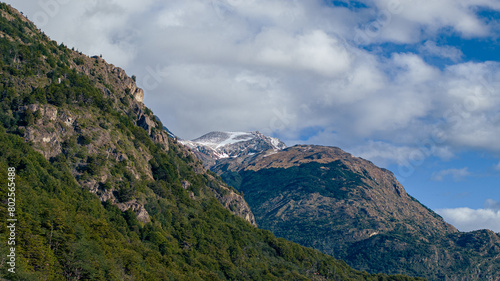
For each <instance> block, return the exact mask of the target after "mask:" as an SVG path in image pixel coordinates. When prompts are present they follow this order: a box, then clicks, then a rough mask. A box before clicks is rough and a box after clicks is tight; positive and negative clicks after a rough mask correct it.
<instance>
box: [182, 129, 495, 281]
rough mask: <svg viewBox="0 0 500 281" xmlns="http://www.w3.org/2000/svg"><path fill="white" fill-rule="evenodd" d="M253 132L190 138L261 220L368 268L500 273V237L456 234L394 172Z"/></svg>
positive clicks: (454, 275)
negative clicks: (286, 145)
mask: <svg viewBox="0 0 500 281" xmlns="http://www.w3.org/2000/svg"><path fill="white" fill-rule="evenodd" d="M251 136H253V135H252V134H250V133H247V134H243V133H238V134H232V133H223V132H214V133H209V134H207V135H205V136H203V137H201V138H199V139H196V140H193V141H191V142H184V143H185V144H187V145H189V146H190V147H191V149H193V150H194V151H195V154H196V155H197V156H198V157H199V158H200V159H202V160H203V161H205V165H206V166H208V167H210V168H211V170H212V171H214V172H216V173H217V174H219V175H220V176H221V177H222V178H223V179H224V180H225V181H226V182H227V183H228V184H229V185H231V186H233V187H235V188H236V189H237V190H239V191H240V192H242V193H243V194H244V198H245V200H246V201H247V202H248V204H249V205H250V208H251V210H252V212H253V213H254V215H255V219H256V222H257V224H258V225H259V226H260V227H263V228H264V229H268V230H271V231H272V232H273V233H274V234H275V235H277V236H278V237H284V238H286V239H289V240H291V241H294V242H297V243H300V244H302V245H304V246H308V247H312V248H315V249H318V250H320V251H322V252H324V253H327V254H331V255H333V256H335V257H337V258H340V259H343V260H345V261H346V262H347V263H348V264H349V265H351V266H353V267H354V268H356V269H359V270H366V271H368V272H385V273H389V274H408V275H412V276H421V277H425V278H428V279H429V280H464V281H465V280H500V274H498V272H500V235H499V234H496V233H494V232H492V231H489V230H482V231H475V232H470V233H462V232H459V231H457V229H456V228H455V227H453V226H451V225H450V224H448V223H446V222H445V221H444V220H443V219H442V218H441V217H440V216H439V215H438V214H436V213H435V212H433V211H432V210H430V209H428V208H427V207H425V206H424V205H422V204H421V203H419V202H418V201H417V200H416V199H415V198H413V197H412V196H410V195H409V194H407V193H406V191H405V189H404V187H403V186H402V185H401V184H400V183H399V182H398V181H397V180H396V178H395V177H394V175H393V174H392V173H391V172H390V171H388V170H386V169H381V168H379V167H377V166H375V165H374V164H373V163H371V162H370V161H367V160H364V159H362V158H358V157H354V156H352V155H351V154H349V153H346V152H344V151H342V150H341V149H339V148H335V147H325V146H315V145H297V146H293V147H288V148H286V147H284V146H283V145H280V146H278V147H276V146H272V145H271V143H270V141H269V138H266V137H263V136H261V135H259V137H258V138H257V137H251ZM257 139H258V141H257ZM250 140H251V141H250ZM273 142H274V143H278V144H281V142H279V141H277V140H273ZM255 143H259V144H260V145H258V146H255V145H254V144H255ZM247 145H248V146H247ZM259 150H260V151H259ZM214 151H215V152H214ZM250 151H251V152H250ZM227 152H231V153H227ZM217 153H219V154H217Z"/></svg>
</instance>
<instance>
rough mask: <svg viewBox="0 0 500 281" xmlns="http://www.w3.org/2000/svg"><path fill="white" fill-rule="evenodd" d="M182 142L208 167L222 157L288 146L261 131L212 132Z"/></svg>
mask: <svg viewBox="0 0 500 281" xmlns="http://www.w3.org/2000/svg"><path fill="white" fill-rule="evenodd" d="M180 142H181V143H182V144H184V145H187V146H189V147H190V148H191V149H192V150H193V151H194V153H195V154H196V155H197V156H198V158H200V159H201V160H202V161H203V162H204V163H205V164H206V166H208V167H210V166H212V165H213V164H215V162H216V161H217V160H218V159H222V158H237V157H241V156H246V155H254V154H258V153H261V152H264V151H270V150H271V151H279V150H282V149H285V148H286V145H285V143H283V142H282V141H280V140H279V139H277V138H272V137H268V136H265V135H263V134H261V133H260V132H210V133H208V134H205V135H203V136H201V137H199V138H196V139H194V140H191V141H186V140H181V141H180Z"/></svg>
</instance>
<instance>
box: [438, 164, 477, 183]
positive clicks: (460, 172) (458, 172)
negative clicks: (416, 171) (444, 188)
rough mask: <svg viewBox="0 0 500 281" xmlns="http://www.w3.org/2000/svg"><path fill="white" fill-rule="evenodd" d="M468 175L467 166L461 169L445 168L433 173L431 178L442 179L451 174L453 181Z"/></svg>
mask: <svg viewBox="0 0 500 281" xmlns="http://www.w3.org/2000/svg"><path fill="white" fill-rule="evenodd" d="M469 175H470V172H469V168H467V167H465V168H462V169H447V170H442V171H439V172H436V173H434V174H433V175H432V180H435V181H442V180H444V179H445V178H446V177H450V176H451V177H452V179H453V180H454V181H460V180H462V179H463V178H465V177H467V176H469Z"/></svg>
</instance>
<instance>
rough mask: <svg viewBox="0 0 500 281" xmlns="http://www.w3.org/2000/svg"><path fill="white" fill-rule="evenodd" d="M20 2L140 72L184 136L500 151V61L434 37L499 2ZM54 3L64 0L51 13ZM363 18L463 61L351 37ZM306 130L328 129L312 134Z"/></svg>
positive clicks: (397, 156)
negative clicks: (431, 60)
mask: <svg viewBox="0 0 500 281" xmlns="http://www.w3.org/2000/svg"><path fill="white" fill-rule="evenodd" d="M10 2H11V3H12V4H13V5H14V6H15V7H17V8H19V9H21V10H23V11H24V12H25V14H27V15H28V16H29V17H30V18H32V19H35V21H36V20H37V19H36V17H35V15H36V14H38V15H40V14H45V15H47V20H46V22H45V24H44V25H43V26H42V28H43V30H44V31H45V32H46V33H47V34H48V35H49V36H51V37H52V38H53V39H55V40H58V41H59V42H64V43H65V44H67V45H69V46H70V47H71V46H76V47H77V48H78V49H79V50H80V51H83V52H85V53H87V54H89V55H94V54H103V56H104V58H105V59H106V60H108V61H109V62H111V63H114V64H115V65H118V66H120V67H123V68H125V70H126V71H127V73H128V74H129V75H132V74H135V75H136V76H137V78H138V82H139V84H140V86H141V87H143V88H144V89H145V92H146V93H145V103H146V105H148V106H150V107H151V108H152V109H153V110H154V112H155V114H157V115H159V116H160V118H161V119H162V121H163V123H164V124H165V125H166V126H168V127H169V128H170V129H171V130H172V131H174V132H175V133H176V134H178V135H179V136H180V137H182V138H188V139H190V138H195V137H197V136H199V135H202V134H204V133H206V132H208V131H210V130H238V131H240V130H261V131H263V132H265V133H267V134H278V135H280V136H283V137H284V138H285V141H288V144H294V143H293V142H294V141H293V140H298V139H302V140H300V141H304V139H305V140H306V141H307V142H315V143H321V144H327V145H338V146H341V147H342V148H344V149H346V150H349V151H353V152H354V151H355V152H356V153H359V154H360V155H361V156H363V157H365V158H368V159H373V160H374V161H376V162H377V163H398V162H400V161H401V159H406V160H408V159H409V160H412V158H411V157H417V156H415V155H416V154H415V151H417V152H418V151H419V147H421V146H423V145H426V144H427V143H429V142H433V138H434V135H433V134H434V133H433V132H434V131H438V132H439V134H440V135H441V136H444V137H443V141H442V142H439V143H433V144H431V146H432V149H431V150H430V151H431V153H430V154H429V153H426V154H425V157H430V156H438V157H443V158H446V157H448V158H449V157H451V156H452V154H453V149H454V148H457V147H459V148H466V149H467V148H474V149H483V150H487V151H496V152H498V151H500V144H499V142H498V139H499V138H500V135H499V134H500V132H499V131H498V130H497V129H496V128H498V122H499V121H498V120H500V114H498V112H497V110H496V109H497V108H499V107H500V90H499V89H500V87H497V86H498V85H497V84H495V83H496V81H500V74H499V75H496V76H495V75H492V76H488V75H490V74H491V73H500V71H499V70H500V64H498V63H492V62H488V63H475V62H464V63H458V61H459V58H460V55H461V54H460V51H459V50H457V49H454V48H452V47H449V46H438V45H437V44H436V43H434V41H432V40H435V38H436V36H437V35H438V34H439V33H440V32H441V31H443V30H449V31H450V32H456V33H458V34H459V35H462V36H466V37H484V36H492V35H493V32H494V31H493V30H492V29H491V27H490V26H488V24H487V23H485V22H483V21H481V19H480V18H478V17H477V15H476V14H475V13H474V7H477V6H482V7H490V8H494V9H497V10H500V4H498V3H497V2H496V1H493V0H475V1H452V0H441V1H431V0H426V1H419V2H418V3H417V2H415V1H409V0H401V1H394V0H383V1H376V2H374V1H366V4H367V6H368V7H369V8H368V9H358V10H349V9H346V8H341V7H331V6H329V7H326V6H325V5H323V4H322V2H321V1H292V2H290V1H284V0H272V1H261V0H250V1H239V0H211V1H201V0H198V1H180V0H171V1H167V2H165V1H163V2H162V1H156V0H149V1H141V2H137V1H118V0H115V1H108V2H99V1H87V2H82V1H63V0H50V1H37V0H27V1H19V0H16V1H14V0H12V1H10ZM49 2H50V3H59V4H57V8H54V7H53V8H52V12H51V10H50V9H49V10H47V7H45V6H44V5H45V4H43V3H49ZM398 3H399V4H398ZM41 19H43V18H39V19H38V20H39V21H40V20H41ZM62 26H63V27H64V28H61V27H62ZM365 27H369V28H375V29H364V28H365ZM356 30H358V31H360V30H361V31H360V32H365V33H363V34H361V35H363V36H365V37H367V39H369V40H370V42H380V43H385V42H396V43H415V42H421V41H422V40H427V41H426V42H427V43H425V44H424V45H423V46H422V48H421V52H424V53H425V52H426V53H428V54H433V55H437V56H441V57H445V58H449V59H450V60H452V61H454V62H456V63H455V64H454V65H452V66H449V67H447V68H445V69H438V68H436V67H433V66H431V65H429V64H428V63H426V61H425V60H424V59H423V58H422V57H420V55H418V54H412V53H404V52H401V53H394V54H392V55H389V56H380V55H379V53H378V52H376V51H372V52H370V51H367V50H366V49H364V48H361V47H360V46H358V45H355V44H354V42H356V37H357V36H359V35H360V34H359V33H357V32H356ZM485 77H489V78H487V79H486V78H485ZM436 120H441V121H439V122H438V121H436ZM307 128H320V129H318V130H317V131H318V134H317V135H311V136H301V135H300V134H301V132H302V131H303V130H305V129H307ZM307 138H309V139H307ZM375 140H376V141H375ZM412 153H413V154H412ZM412 155H413V156H412Z"/></svg>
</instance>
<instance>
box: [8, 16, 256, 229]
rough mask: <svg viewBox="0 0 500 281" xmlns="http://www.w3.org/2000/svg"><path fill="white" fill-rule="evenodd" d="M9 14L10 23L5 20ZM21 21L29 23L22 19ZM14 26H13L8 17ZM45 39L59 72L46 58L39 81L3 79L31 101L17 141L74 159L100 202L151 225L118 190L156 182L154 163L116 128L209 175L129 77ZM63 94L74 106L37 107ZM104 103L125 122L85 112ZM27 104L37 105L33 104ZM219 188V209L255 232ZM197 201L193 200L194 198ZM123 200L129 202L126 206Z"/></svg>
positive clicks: (61, 102) (138, 205)
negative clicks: (135, 130)
mask: <svg viewBox="0 0 500 281" xmlns="http://www.w3.org/2000/svg"><path fill="white" fill-rule="evenodd" d="M4 14H5V15H7V14H6V13H5V12H4ZM19 16H20V17H22V16H21V15H19ZM23 19H24V20H25V21H26V22H28V21H27V20H26V19H25V18H24V17H23ZM11 20H14V18H13V17H11ZM37 32H38V31H30V33H27V34H29V35H28V36H39V35H38V34H37ZM5 36H6V35H5ZM41 37H42V38H44V39H43V40H42V45H44V46H49V45H53V46H55V49H54V52H56V54H55V55H56V56H59V57H61V58H63V57H64V61H63V62H61V63H59V65H58V64H57V63H55V62H54V61H50V60H49V58H48V57H42V59H41V61H40V62H39V63H40V65H41V66H40V67H39V68H38V70H37V71H38V75H37V78H36V79H31V78H30V79H23V78H22V77H21V76H14V75H8V76H7V77H6V79H7V80H8V81H9V82H8V83H9V84H10V85H12V87H16V88H17V89H19V91H20V94H24V95H26V94H29V95H30V97H29V98H27V101H28V103H26V102H25V103H24V104H26V105H24V106H20V107H18V108H13V110H12V114H13V115H14V116H20V117H21V118H25V119H26V120H28V121H27V122H26V124H21V126H19V127H18V129H17V130H18V132H17V133H18V134H20V135H22V136H24V138H25V139H26V140H27V141H29V142H30V143H32V144H33V147H34V148H35V150H37V151H39V152H40V153H42V154H43V156H44V157H45V158H46V159H49V160H50V159H54V158H56V157H66V156H63V155H74V156H72V159H67V161H68V164H69V165H70V166H71V168H72V171H71V172H72V173H73V175H74V176H75V178H76V179H77V180H78V182H79V184H80V185H81V186H82V187H85V188H87V189H88V190H89V191H90V192H92V193H95V194H97V195H98V196H99V198H100V199H101V200H102V201H110V202H113V203H114V204H116V205H117V206H118V207H119V208H120V209H121V210H122V211H126V210H128V209H132V210H133V211H134V212H135V213H136V215H137V217H138V219H139V220H141V221H143V222H148V221H149V220H150V218H149V215H148V212H147V211H146V209H145V207H144V200H140V198H129V197H130V196H122V197H123V198H122V199H121V200H119V198H117V195H118V194H117V192H118V191H119V188H118V187H117V186H120V185H123V183H124V180H125V179H126V178H132V179H134V180H136V181H140V180H143V179H149V180H153V172H152V170H151V165H150V160H151V159H153V155H151V154H150V152H149V151H148V149H146V148H145V147H144V146H143V145H141V144H140V143H139V142H138V141H137V140H136V139H134V137H133V136H132V135H130V134H129V133H127V134H123V132H121V131H120V130H116V128H123V127H126V126H128V125H127V122H129V121H131V122H132V124H133V125H135V126H139V127H141V128H143V129H144V130H145V131H146V134H147V136H148V137H149V138H151V140H153V142H154V143H156V144H157V145H158V146H159V147H160V148H161V149H162V150H163V151H164V152H169V150H170V149H171V148H172V147H175V150H176V151H178V153H180V154H182V155H184V156H185V157H188V155H191V157H190V159H192V162H191V163H190V165H191V166H192V167H193V168H194V170H195V171H196V172H197V173H198V174H201V175H205V174H206V173H207V171H206V169H204V168H203V166H202V164H201V162H199V161H198V160H196V157H194V155H192V152H190V151H189V150H188V149H185V148H184V147H183V146H182V145H180V144H178V143H177V142H176V141H174V140H173V139H171V138H169V136H168V133H167V132H166V131H165V130H164V129H163V124H161V122H160V121H159V120H158V119H157V118H156V117H155V116H154V115H153V113H152V112H151V110H149V109H148V108H147V107H146V106H145V105H144V104H143V99H144V94H145V93H144V91H143V90H142V89H141V88H139V87H138V86H137V84H136V83H135V77H133V78H132V77H129V76H128V75H127V74H126V73H125V71H124V70H123V69H121V68H120V67H116V66H114V65H112V64H108V63H107V62H106V61H105V60H104V59H103V58H101V57H99V56H92V57H89V56H86V55H84V54H82V53H79V52H77V51H74V50H69V49H67V48H66V47H65V46H63V45H62V44H61V45H59V46H57V45H56V44H55V42H53V41H50V40H49V39H48V38H47V37H44V36H41ZM12 40H14V39H12ZM20 44H23V43H22V42H21V43H20ZM14 61H17V62H18V63H19V64H21V63H22V61H21V58H14ZM65 69H69V70H65ZM89 84H90V85H91V86H89ZM61 89H65V90H63V91H72V92H74V93H73V94H72V95H73V96H72V98H71V99H74V100H71V99H70V98H69V97H60V96H57V97H53V98H54V99H58V100H57V101H55V102H54V101H52V102H51V103H47V102H46V101H45V102H42V103H40V102H36V99H37V97H39V96H42V95H43V94H45V93H52V92H54V93H56V94H57V92H58V91H60V90H61ZM79 91H82V92H84V91H87V92H89V93H93V95H95V96H94V97H86V98H83V100H82V96H83V93H82V94H80V93H79ZM79 95H80V96H79ZM100 96H102V97H103V102H102V106H103V107H104V111H105V112H106V109H105V108H110V109H112V111H113V112H115V113H116V112H117V113H119V114H120V116H111V115H110V113H108V114H107V115H106V114H105V115H103V114H102V111H101V110H102V108H101V109H96V108H94V107H86V106H85V103H92V102H94V99H98V98H100ZM29 100H33V102H32V103H30V102H29ZM115 113H113V114H115ZM128 120H129V121H128ZM89 161H90V162H91V163H88V162H89ZM93 163H94V164H95V163H98V164H99V165H100V169H99V170H95V169H93V168H92V164H93ZM103 163H107V164H103ZM99 165H98V166H99ZM116 165H118V166H120V167H123V168H121V169H122V170H123V171H125V173H126V174H117V172H116ZM89 175H90V176H89ZM207 176H208V175H207ZM214 181H215V182H217V181H216V180H214ZM217 185H219V186H218V187H217V188H212V191H213V192H214V193H215V195H216V198H217V199H218V200H219V201H220V202H221V204H222V205H224V206H225V207H226V208H227V209H229V210H230V211H231V212H232V213H234V214H237V215H239V216H242V217H243V218H245V219H246V220H247V221H249V222H251V223H252V224H254V225H255V220H254V218H253V214H252V212H251V211H250V208H249V207H248V205H247V204H246V202H245V200H244V199H243V198H242V197H241V196H240V195H239V194H237V193H236V192H234V190H232V189H231V188H230V187H228V186H226V185H224V183H222V182H219V183H218V184H217ZM192 198H193V199H195V197H194V196H193V197H192ZM122 200H126V202H121V201H122Z"/></svg>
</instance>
